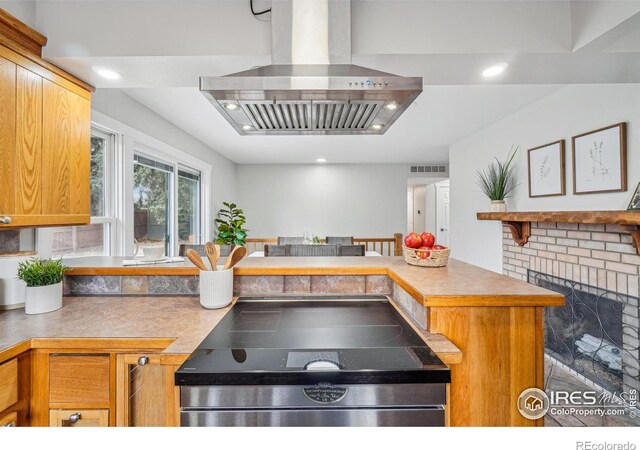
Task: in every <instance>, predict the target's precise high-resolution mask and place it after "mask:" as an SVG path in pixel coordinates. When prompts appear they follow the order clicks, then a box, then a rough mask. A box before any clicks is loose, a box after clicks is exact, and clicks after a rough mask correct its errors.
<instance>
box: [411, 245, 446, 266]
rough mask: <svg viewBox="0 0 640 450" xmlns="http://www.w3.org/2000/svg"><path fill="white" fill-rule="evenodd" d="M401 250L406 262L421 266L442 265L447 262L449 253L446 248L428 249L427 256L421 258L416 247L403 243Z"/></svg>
mask: <svg viewBox="0 0 640 450" xmlns="http://www.w3.org/2000/svg"><path fill="white" fill-rule="evenodd" d="M402 250H403V251H402V253H403V254H404V260H405V261H406V262H407V263H408V264H411V265H412V266H421V267H444V266H446V265H447V263H448V262H449V253H451V250H450V249H448V248H445V249H444V250H428V252H429V256H428V257H427V258H425V259H422V258H420V255H419V253H420V251H419V250H418V249H416V248H410V247H407V246H405V245H403V246H402Z"/></svg>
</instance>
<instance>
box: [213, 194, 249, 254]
mask: <svg viewBox="0 0 640 450" xmlns="http://www.w3.org/2000/svg"><path fill="white" fill-rule="evenodd" d="M222 204H223V205H224V206H225V207H224V208H222V209H220V211H218V218H217V219H216V223H217V226H218V238H217V239H216V244H219V245H220V250H221V251H220V253H221V255H228V254H229V252H231V249H232V248H233V247H234V246H236V245H244V244H245V240H246V239H247V231H249V230H247V229H246V228H243V226H244V224H245V223H246V222H247V219H246V218H245V217H244V211H242V209H240V208H238V205H236V204H235V203H227V202H222Z"/></svg>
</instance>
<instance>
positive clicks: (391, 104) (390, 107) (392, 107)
mask: <svg viewBox="0 0 640 450" xmlns="http://www.w3.org/2000/svg"><path fill="white" fill-rule="evenodd" d="M384 107H385V108H387V109H388V110H389V111H393V110H394V109H398V104H397V103H395V102H394V103H387V104H386V105H384Z"/></svg>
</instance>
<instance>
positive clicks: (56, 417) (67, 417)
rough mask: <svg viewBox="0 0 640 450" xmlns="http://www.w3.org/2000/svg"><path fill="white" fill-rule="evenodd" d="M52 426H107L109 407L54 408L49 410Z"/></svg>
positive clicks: (50, 424)
mask: <svg viewBox="0 0 640 450" xmlns="http://www.w3.org/2000/svg"><path fill="white" fill-rule="evenodd" d="M49 426H51V427H107V426H109V410H108V409H80V410H76V409H52V410H51V411H49Z"/></svg>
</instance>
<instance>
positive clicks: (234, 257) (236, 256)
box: [223, 246, 247, 270]
mask: <svg viewBox="0 0 640 450" xmlns="http://www.w3.org/2000/svg"><path fill="white" fill-rule="evenodd" d="M246 254H247V247H241V246H236V247H234V248H233V250H232V251H231V254H230V255H229V257H228V258H227V262H226V263H225V264H224V269H223V270H227V269H231V268H232V267H233V266H235V265H236V264H238V263H239V262H240V260H241V259H242V258H244V256H245V255H246Z"/></svg>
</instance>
